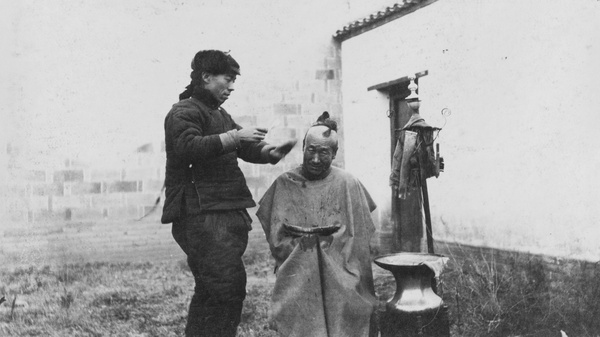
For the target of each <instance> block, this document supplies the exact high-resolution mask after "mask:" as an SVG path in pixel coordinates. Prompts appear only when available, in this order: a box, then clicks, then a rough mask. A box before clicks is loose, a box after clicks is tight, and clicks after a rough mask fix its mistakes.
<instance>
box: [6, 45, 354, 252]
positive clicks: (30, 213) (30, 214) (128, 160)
mask: <svg viewBox="0 0 600 337" xmlns="http://www.w3.org/2000/svg"><path fill="white" fill-rule="evenodd" d="M322 50H323V55H322V57H321V59H318V60H308V61H306V64H305V65H304V70H303V71H299V72H297V73H298V76H286V77H281V78H277V79H273V78H271V77H268V78H266V79H265V80H266V81H267V82H266V83H263V84H259V85H256V86H252V87H246V88H244V90H240V91H239V93H236V98H235V100H233V102H232V104H234V105H233V106H231V108H230V107H229V106H228V108H227V109H228V111H229V112H230V113H231V115H232V116H233V118H234V120H235V121H236V122H237V123H238V124H240V125H242V126H250V125H258V126H264V127H269V128H270V131H269V133H268V137H267V141H268V142H270V143H273V144H277V143H279V142H281V141H284V140H287V139H290V138H297V139H298V140H299V144H298V145H297V146H296V148H295V149H294V150H293V151H292V152H291V153H290V154H289V155H288V156H287V157H286V158H285V159H284V160H283V161H281V162H280V163H279V164H277V165H269V164H266V165H255V164H249V163H246V162H243V161H241V160H240V161H239V164H240V167H241V169H242V170H243V171H244V174H245V176H246V179H247V183H248V186H249V188H250V191H251V192H252V194H253V196H254V199H255V200H256V201H258V200H259V199H260V197H261V196H262V195H263V194H264V192H265V191H266V189H267V188H268V186H269V185H270V184H271V182H272V181H273V180H274V179H275V178H276V177H277V176H278V175H280V174H281V173H283V172H285V171H287V170H289V169H292V168H294V167H297V166H298V165H300V163H301V160H302V159H301V158H302V156H301V154H302V153H301V147H302V146H301V144H302V138H303V137H304V134H305V133H306V131H307V129H308V127H309V126H310V125H311V124H312V123H313V122H314V121H315V120H316V118H317V117H318V116H319V115H320V114H321V113H322V112H323V111H328V112H329V113H330V115H332V116H333V117H334V118H335V119H337V120H338V122H339V123H340V125H341V126H342V132H341V137H340V138H341V141H340V142H341V147H340V150H339V151H338V155H337V158H336V160H335V161H334V165H336V166H338V167H343V166H344V148H343V143H344V140H343V118H342V100H341V74H340V69H341V62H340V49H339V45H337V44H331V45H327V46H324V48H323V49H322ZM166 112H167V111H164V113H165V114H166ZM162 138H163V135H162V134H161V135H158V136H157V139H154V140H151V142H150V143H148V144H140V145H139V148H138V149H137V151H136V152H134V153H131V154H130V155H127V156H126V157H125V158H117V159H115V158H111V162H116V163H118V164H114V165H109V164H103V165H102V166H101V167H100V166H97V165H92V164H90V163H87V162H82V161H79V160H78V159H66V160H65V161H64V162H62V163H60V165H54V166H51V165H50V166H49V165H38V166H35V167H33V166H28V165H26V164H23V165H13V166H12V167H9V169H8V175H9V176H11V177H14V179H9V183H8V186H6V187H5V191H6V195H7V196H9V197H8V198H6V203H5V204H4V205H5V207H4V209H3V211H5V212H6V217H5V219H6V221H5V223H4V224H3V225H2V226H0V239H3V241H2V245H1V246H0V259H2V257H6V259H7V260H11V261H15V262H18V261H23V262H26V261H40V262H53V261H79V260H80V261H83V260H86V259H91V260H96V259H99V258H101V259H108V260H111V259H114V260H115V261H120V260H128V259H129V260H131V259H134V260H135V259H137V258H140V259H147V260H153V259H163V258H165V256H171V255H172V256H179V255H178V254H180V252H179V249H178V247H177V246H176V244H175V243H174V242H173V240H172V238H171V234H170V226H164V225H161V224H160V223H159V219H160V213H161V212H160V209H162V202H164V198H162V200H161V203H160V204H159V205H158V210H157V211H156V212H154V213H152V214H151V215H150V216H148V217H146V218H145V219H144V220H143V221H141V222H140V221H136V219H139V218H140V217H142V216H143V215H144V214H146V213H147V212H148V211H149V210H150V209H152V207H153V205H154V204H155V201H156V199H157V198H158V197H159V196H161V188H162V186H163V181H164V167H165V152H164V143H157V141H158V142H160V140H162ZM11 153H14V154H15V155H18V151H13V152H11ZM9 162H19V161H18V158H16V159H15V158H9ZM249 211H250V213H251V214H254V212H255V210H254V209H251V210H249ZM249 249H266V245H265V241H264V234H262V229H261V227H260V224H259V223H258V221H255V222H254V230H253V231H252V232H251V244H250V247H249ZM36 252H37V253H36ZM43 256H45V257H44V258H42V257H43ZM40 259H41V260H40Z"/></svg>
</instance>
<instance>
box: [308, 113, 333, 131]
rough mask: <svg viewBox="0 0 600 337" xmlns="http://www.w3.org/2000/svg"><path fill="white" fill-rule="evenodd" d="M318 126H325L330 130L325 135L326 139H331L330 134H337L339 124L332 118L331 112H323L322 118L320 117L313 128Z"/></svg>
mask: <svg viewBox="0 0 600 337" xmlns="http://www.w3.org/2000/svg"><path fill="white" fill-rule="evenodd" d="M318 125H323V126H325V127H327V128H328V129H329V130H327V131H326V132H327V134H323V135H324V136H326V137H329V134H330V133H331V131H332V130H333V131H335V132H337V122H336V121H334V120H333V119H331V118H330V116H329V112H327V111H323V113H322V114H321V116H319V117H318V118H317V121H316V122H315V123H313V125H312V126H318Z"/></svg>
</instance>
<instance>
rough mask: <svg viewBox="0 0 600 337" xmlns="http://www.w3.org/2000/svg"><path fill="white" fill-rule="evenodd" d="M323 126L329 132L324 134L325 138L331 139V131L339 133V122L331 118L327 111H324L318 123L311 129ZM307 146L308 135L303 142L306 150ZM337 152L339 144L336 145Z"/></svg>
mask: <svg viewBox="0 0 600 337" xmlns="http://www.w3.org/2000/svg"><path fill="white" fill-rule="evenodd" d="M321 125H322V126H325V127H327V130H326V131H324V132H323V136H324V137H329V136H330V135H331V131H335V132H337V122H336V121H335V120H333V119H331V118H330V117H329V112H327V111H323V113H322V114H321V116H319V118H317V121H316V122H314V123H313V124H312V125H311V126H310V127H311V128H312V127H314V126H321ZM306 133H307V134H308V131H306ZM305 144H306V134H305V135H304V139H303V140H302V148H304V145H305ZM335 150H337V144H336V148H335Z"/></svg>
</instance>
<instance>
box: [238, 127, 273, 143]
mask: <svg viewBox="0 0 600 337" xmlns="http://www.w3.org/2000/svg"><path fill="white" fill-rule="evenodd" d="M267 131H268V130H267V129H265V128H260V127H249V128H243V129H241V130H238V132H237V134H238V137H239V138H240V142H242V143H258V142H260V141H262V140H264V139H265V135H266V134H267Z"/></svg>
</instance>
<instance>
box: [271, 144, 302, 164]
mask: <svg viewBox="0 0 600 337" xmlns="http://www.w3.org/2000/svg"><path fill="white" fill-rule="evenodd" d="M297 142H298V141H297V140H296V139H292V140H288V141H286V142H285V143H283V144H281V145H279V146H277V147H276V148H274V149H273V150H271V152H269V159H270V162H271V164H276V163H278V162H279V161H280V160H281V159H283V157H285V156H286V155H287V154H288V153H290V151H291V150H292V149H293V148H294V146H295V145H296V143H297Z"/></svg>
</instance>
